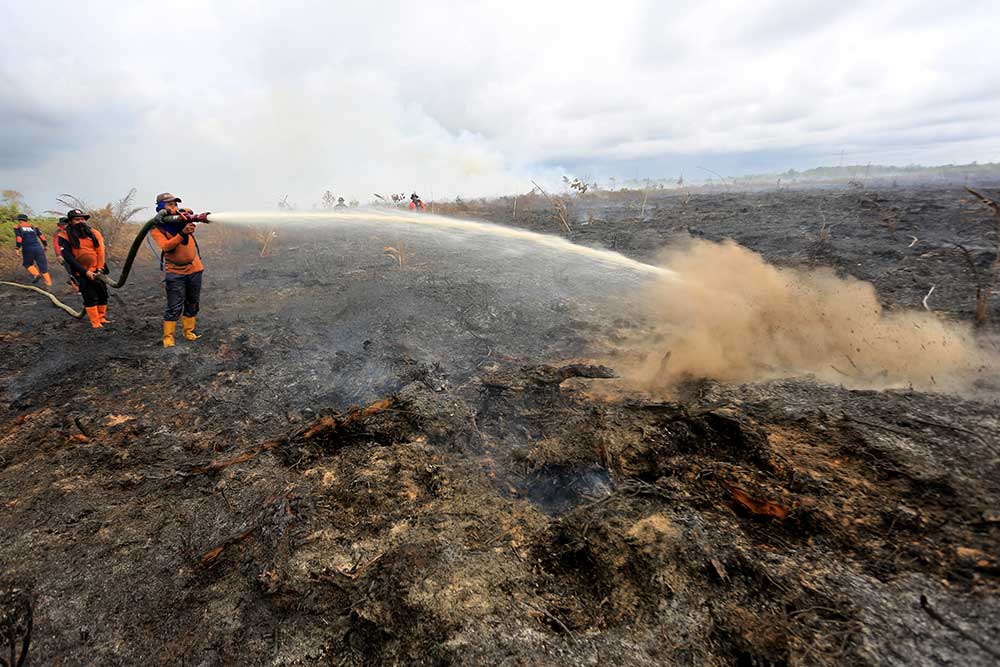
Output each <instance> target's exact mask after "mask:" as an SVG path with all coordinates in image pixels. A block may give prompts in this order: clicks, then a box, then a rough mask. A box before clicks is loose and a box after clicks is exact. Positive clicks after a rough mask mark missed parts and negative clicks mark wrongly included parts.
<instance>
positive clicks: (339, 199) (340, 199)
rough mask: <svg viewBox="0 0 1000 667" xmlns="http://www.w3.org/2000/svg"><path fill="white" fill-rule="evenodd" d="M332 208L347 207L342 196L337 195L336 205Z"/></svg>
mask: <svg viewBox="0 0 1000 667" xmlns="http://www.w3.org/2000/svg"><path fill="white" fill-rule="evenodd" d="M334 208H347V204H345V203H344V198H343V197H337V205H336V206H334Z"/></svg>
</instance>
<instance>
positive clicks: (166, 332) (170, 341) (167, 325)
mask: <svg viewBox="0 0 1000 667" xmlns="http://www.w3.org/2000/svg"><path fill="white" fill-rule="evenodd" d="M176 330H177V322H171V321H169V320H164V321H163V347H173V346H174V331H176Z"/></svg>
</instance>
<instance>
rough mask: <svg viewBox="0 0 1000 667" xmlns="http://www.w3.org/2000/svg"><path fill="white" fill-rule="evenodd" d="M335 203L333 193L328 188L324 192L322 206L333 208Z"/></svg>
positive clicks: (335, 199)
mask: <svg viewBox="0 0 1000 667" xmlns="http://www.w3.org/2000/svg"><path fill="white" fill-rule="evenodd" d="M336 205H337V198H336V197H335V196H334V194H333V193H332V192H330V191H329V190H327V191H326V192H324V193H323V201H322V206H323V208H333V207H334V206H336Z"/></svg>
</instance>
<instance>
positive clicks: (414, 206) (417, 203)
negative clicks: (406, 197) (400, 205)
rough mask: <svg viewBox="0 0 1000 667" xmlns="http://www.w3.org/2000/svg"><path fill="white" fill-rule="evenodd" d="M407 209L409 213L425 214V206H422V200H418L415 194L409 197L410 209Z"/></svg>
mask: <svg viewBox="0 0 1000 667" xmlns="http://www.w3.org/2000/svg"><path fill="white" fill-rule="evenodd" d="M409 208H410V210H411V211H417V212H419V213H426V212H427V206H426V205H425V204H424V202H423V200H421V199H420V197H419V196H418V195H417V193H416V192H414V193H413V194H412V195H410V207H409Z"/></svg>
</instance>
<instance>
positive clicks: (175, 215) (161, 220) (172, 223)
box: [150, 192, 208, 347]
mask: <svg viewBox="0 0 1000 667" xmlns="http://www.w3.org/2000/svg"><path fill="white" fill-rule="evenodd" d="M180 203H181V198H180V197H175V196H173V195H172V194H170V193H169V192H164V193H163V194H160V195H157V196H156V215H155V216H154V217H153V220H154V221H155V222H156V225H155V226H154V227H153V229H152V231H151V232H150V235H151V236H152V237H153V239H155V240H156V243H157V244H158V245H159V246H160V250H162V251H163V252H162V254H161V255H160V268H161V269H162V270H163V271H165V272H166V275H165V276H164V279H163V284H164V285H165V286H166V292H167V307H166V309H165V310H164V311H163V347H173V346H174V333H175V332H176V330H177V319H178V318H180V320H181V331H182V332H183V334H184V338H186V339H187V340H198V339H199V338H201V336H199V335H198V334H196V333H195V331H194V328H195V323H196V318H197V316H198V310H199V309H200V306H201V277H202V274H203V273H204V271H205V266H204V265H203V264H202V263H201V253H200V252H199V251H198V242H197V241H196V240H195V238H194V230H195V223H196V222H208V213H199V214H197V215H196V214H195V213H194V211H192V210H191V209H188V208H183V209H182V208H178V206H177V205H178V204H180Z"/></svg>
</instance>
